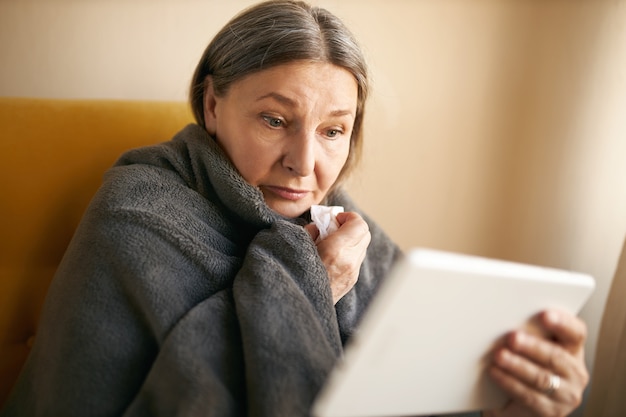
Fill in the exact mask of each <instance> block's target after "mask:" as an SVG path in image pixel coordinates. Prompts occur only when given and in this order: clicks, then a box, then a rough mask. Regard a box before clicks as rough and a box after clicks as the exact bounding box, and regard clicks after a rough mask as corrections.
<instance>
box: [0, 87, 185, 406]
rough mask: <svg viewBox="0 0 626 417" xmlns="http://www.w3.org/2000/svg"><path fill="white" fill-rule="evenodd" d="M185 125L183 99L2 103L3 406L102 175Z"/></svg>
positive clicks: (0, 288)
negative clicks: (126, 154)
mask: <svg viewBox="0 0 626 417" xmlns="http://www.w3.org/2000/svg"><path fill="white" fill-rule="evenodd" d="M191 121H192V116H191V111H190V110H189V108H188V105H187V104H186V103H183V102H147V101H113V100H50V99H27V98H0V160H1V163H0V171H1V172H0V193H2V196H1V198H0V222H1V223H0V231H1V233H2V239H0V408H1V407H2V404H3V403H4V401H5V399H6V396H7V395H8V392H9V390H10V388H11V386H12V385H13V383H14V381H15V378H16V376H17V374H18V372H19V370H20V369H21V367H22V364H23V362H24V360H25V358H26V356H27V354H28V351H29V347H30V345H31V343H32V341H33V338H34V337H35V333H36V330H37V321H38V316H39V312H40V309H41V305H42V303H43V299H44V297H45V294H46V291H47V288H48V285H49V283H50V280H51V278H52V276H53V274H54V272H55V270H56V267H57V265H58V263H59V261H60V259H61V257H62V256H63V253H64V251H65V248H66V246H67V244H68V242H69V240H70V238H71V237H72V234H73V232H74V229H75V227H76V225H77V224H78V221H79V220H80V218H81V216H82V213H83V211H84V209H85V207H86V205H87V204H88V202H89V200H90V198H91V196H92V195H93V194H94V192H95V191H96V190H97V188H98V186H99V184H100V180H101V177H102V174H103V173H104V172H105V171H106V169H107V168H108V167H109V166H111V165H112V164H113V163H114V161H115V160H116V159H117V157H118V156H119V155H120V154H121V153H122V152H123V151H125V150H127V149H130V148H134V147H137V146H142V145H146V144H151V143H157V142H162V141H165V140H168V139H170V138H171V137H172V135H173V134H174V133H176V132H177V131H178V130H180V129H181V128H182V127H183V126H184V125H186V124H187V123H189V122H191Z"/></svg>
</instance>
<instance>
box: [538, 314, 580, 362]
mask: <svg viewBox="0 0 626 417" xmlns="http://www.w3.org/2000/svg"><path fill="white" fill-rule="evenodd" d="M539 319H540V322H541V324H542V326H543V327H544V328H545V329H546V330H548V331H549V332H550V333H552V334H553V335H554V337H555V338H556V339H557V340H558V341H559V342H560V344H561V345H562V346H563V348H565V349H567V350H569V351H570V352H572V353H580V351H581V350H582V349H583V347H584V344H585V340H586V339H587V325H586V324H585V322H584V321H582V320H581V319H580V318H578V317H576V316H575V315H573V314H570V313H568V312H566V311H563V310H557V309H550V310H546V311H544V312H542V313H541V314H540V315H539Z"/></svg>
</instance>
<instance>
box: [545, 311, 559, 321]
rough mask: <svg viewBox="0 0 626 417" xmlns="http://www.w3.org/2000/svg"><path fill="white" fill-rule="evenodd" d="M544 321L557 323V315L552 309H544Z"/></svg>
mask: <svg viewBox="0 0 626 417" xmlns="http://www.w3.org/2000/svg"><path fill="white" fill-rule="evenodd" d="M545 318H546V321H547V322H548V323H550V324H552V325H556V324H558V323H559V315H558V314H556V312H554V311H551V310H550V311H546V317H545Z"/></svg>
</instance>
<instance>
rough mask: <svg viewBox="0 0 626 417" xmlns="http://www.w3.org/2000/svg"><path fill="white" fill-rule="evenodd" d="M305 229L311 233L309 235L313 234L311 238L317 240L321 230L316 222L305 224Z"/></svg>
mask: <svg viewBox="0 0 626 417" xmlns="http://www.w3.org/2000/svg"><path fill="white" fill-rule="evenodd" d="M304 230H306V231H307V232H308V233H309V235H310V236H311V239H313V242H315V241H316V240H317V238H318V237H319V235H320V231H319V229H318V228H317V226H316V225H315V223H309V224H307V225H305V226H304Z"/></svg>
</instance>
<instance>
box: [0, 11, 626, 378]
mask: <svg viewBox="0 0 626 417" xmlns="http://www.w3.org/2000/svg"><path fill="white" fill-rule="evenodd" d="M252 3H253V2H252V1H243V0H238V1H229V2H223V1H220V0H205V1H200V0H181V1H174V0H170V1H166V0H153V1H148V0H127V1H122V0H114V1H105V0H89V1H80V0H0V57H2V61H1V64H0V95H2V96H36V97H71V98H123V99H126V98H127V99H133V98H138V99H156V100H161V99H165V100H171V99H180V100H183V99H184V98H185V94H186V88H187V83H188V81H189V79H190V76H191V73H192V71H193V69H194V67H195V64H196V61H197V59H198V58H199V56H200V54H201V53H202V51H203V49H204V47H205V46H206V44H207V42H208V41H209V40H210V38H211V37H212V36H213V35H214V34H215V32H216V31H217V30H218V29H219V28H220V27H221V26H222V25H223V24H224V23H225V22H226V21H227V19H228V18H230V17H231V16H232V15H233V14H234V13H235V12H237V11H238V10H240V9H241V8H242V7H244V6H247V5H249V4H252ZM315 3H317V4H320V5H323V6H327V7H328V8H329V9H331V10H333V11H334V12H336V13H337V14H338V15H340V16H341V17H343V18H344V20H345V21H346V22H347V23H348V25H349V26H350V27H351V28H352V29H353V31H354V32H355V33H356V35H357V37H358V38H359V39H360V40H361V43H362V44H363V47H364V49H365V52H366V55H367V57H368V59H369V61H370V65H371V69H372V76H373V83H374V91H373V96H372V100H371V102H370V105H369V107H368V110H367V113H368V114H367V122H366V149H365V155H364V161H363V166H362V169H361V170H360V172H359V173H358V175H357V176H356V177H355V178H353V179H352V181H351V183H350V188H351V190H352V192H353V195H354V196H355V198H356V200H357V201H358V202H359V203H360V204H361V206H362V207H363V208H364V209H365V210H366V211H367V212H368V213H369V214H371V215H372V216H373V217H374V218H375V219H376V220H377V221H378V222H379V223H380V224H382V225H383V226H384V227H385V229H386V230H387V231H388V232H389V234H390V235H391V236H392V237H393V238H394V239H395V240H396V241H397V242H398V243H399V244H400V245H401V246H402V247H403V248H410V247H412V246H429V247H436V248H442V249H447V250H454V251H462V252H467V253H475V254H480V255H485V256H493V257H500V258H506V259H512V260H518V261H524V262H532V263H538V264H542V265H548V266H555V267H562V268H570V269H575V270H580V271H584V272H588V273H591V274H593V275H594V276H595V277H596V279H597V281H598V289H597V291H596V293H595V294H594V296H593V298H592V299H591V301H590V302H589V304H588V305H587V306H586V307H585V309H584V310H583V312H582V314H581V315H582V317H583V318H584V319H585V320H586V321H587V323H588V324H589V329H590V338H589V343H588V350H587V360H588V363H589V365H590V366H591V365H592V360H593V356H594V349H595V340H596V337H597V331H598V328H599V320H600V317H601V314H602V311H603V308H604V302H605V299H606V295H607V291H608V288H609V285H610V282H611V279H612V276H613V274H614V270H615V265H616V262H617V259H618V255H619V251H620V248H621V245H622V242H623V240H624V238H625V235H626V122H625V120H626V117H624V112H625V109H626V75H625V73H626V28H625V22H626V10H625V7H624V2H623V1H619V0H618V1H616V0H606V1H604V0H594V1H567V0H562V1H555V0H544V1H511V2H503V1H500V0H436V1H427V0H415V1H411V0H384V1H383V0H334V1H333V0H326V1H323V0H319V1H315ZM33 120H34V121H36V115H33Z"/></svg>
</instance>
